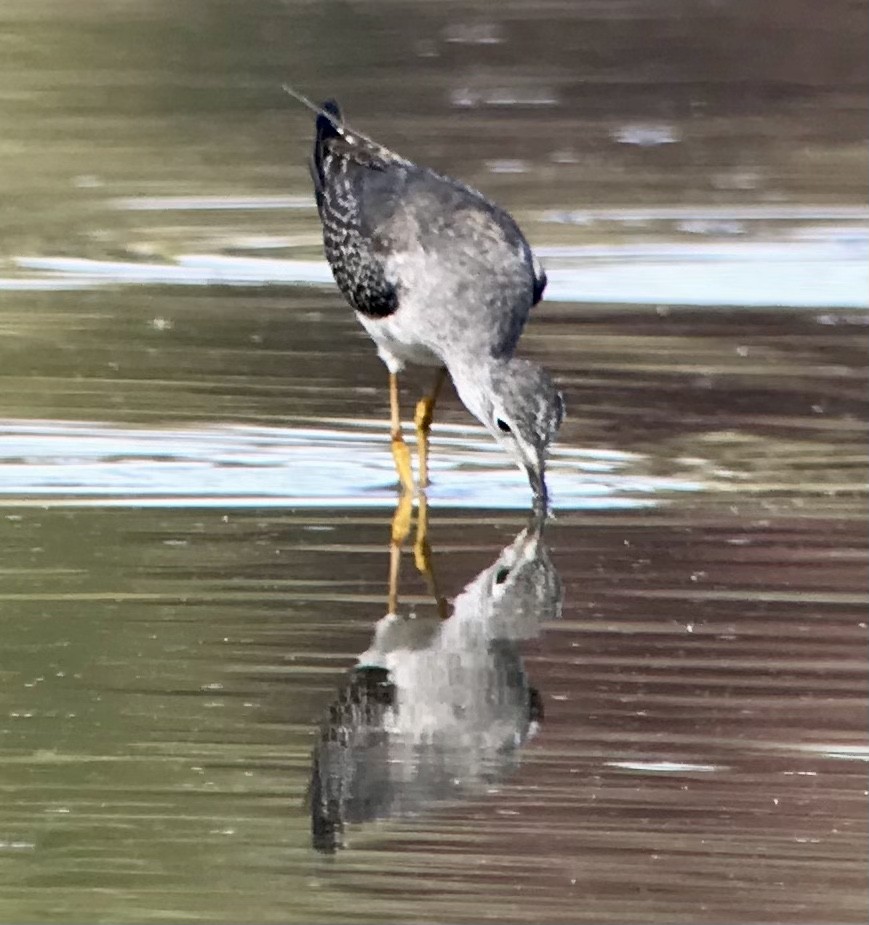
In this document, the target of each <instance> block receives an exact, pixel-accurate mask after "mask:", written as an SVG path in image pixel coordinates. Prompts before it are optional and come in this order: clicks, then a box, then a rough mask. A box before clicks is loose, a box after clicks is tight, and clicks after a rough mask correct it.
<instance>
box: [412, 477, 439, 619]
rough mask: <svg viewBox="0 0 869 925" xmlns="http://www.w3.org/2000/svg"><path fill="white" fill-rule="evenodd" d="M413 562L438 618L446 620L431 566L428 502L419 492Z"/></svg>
mask: <svg viewBox="0 0 869 925" xmlns="http://www.w3.org/2000/svg"><path fill="white" fill-rule="evenodd" d="M413 560H414V563H415V564H416V567H417V570H418V571H419V573H420V574H421V575H422V576H423V577H424V578H425V580H426V584H427V585H428V589H429V591H430V592H431V594H432V596H433V597H434V599H435V604H437V608H438V616H439V617H440V618H441V620H445V619H446V618H447V602H446V600H444V598H443V597H441V595H440V592H439V591H438V583H437V578H436V577H435V573H434V566H433V565H432V555H431V545H430V544H429V541H428V501H427V500H426V497H425V494H423V493H422V492H420V495H419V511H418V513H417V517H416V539H415V540H414V544H413Z"/></svg>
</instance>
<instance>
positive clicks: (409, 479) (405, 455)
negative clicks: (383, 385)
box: [389, 373, 413, 492]
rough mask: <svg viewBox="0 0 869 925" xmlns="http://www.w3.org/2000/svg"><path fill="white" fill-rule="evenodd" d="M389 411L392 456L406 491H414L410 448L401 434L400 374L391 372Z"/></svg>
mask: <svg viewBox="0 0 869 925" xmlns="http://www.w3.org/2000/svg"><path fill="white" fill-rule="evenodd" d="M389 412H390V418H391V422H390V428H391V432H392V458H393V459H394V460H395V471H396V472H397V473H398V478H399V479H400V481H401V487H402V489H403V490H404V491H406V492H407V491H409V492H412V491H413V468H412V467H411V464H410V450H409V449H408V447H407V444H406V443H405V442H404V438H403V437H402V436H401V412H400V409H399V406H398V376H397V374H396V373H390V374H389Z"/></svg>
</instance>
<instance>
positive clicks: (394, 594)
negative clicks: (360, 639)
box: [388, 491, 413, 613]
mask: <svg viewBox="0 0 869 925" xmlns="http://www.w3.org/2000/svg"><path fill="white" fill-rule="evenodd" d="M412 514H413V498H412V497H411V495H410V492H407V491H404V492H402V493H401V497H400V498H399V499H398V507H396V509H395V513H394V514H393V515H392V536H391V538H390V542H389V598H388V606H389V612H390V613H398V574H399V567H400V565H401V547H402V546H403V545H404V541H405V540H406V539H407V537H408V535H409V534H410V520H411V516H412Z"/></svg>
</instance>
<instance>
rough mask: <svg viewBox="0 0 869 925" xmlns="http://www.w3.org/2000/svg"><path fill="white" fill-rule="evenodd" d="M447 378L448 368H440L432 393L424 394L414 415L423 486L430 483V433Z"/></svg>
mask: <svg viewBox="0 0 869 925" xmlns="http://www.w3.org/2000/svg"><path fill="white" fill-rule="evenodd" d="M446 378H447V371H446V369H445V368H442V369H439V370H438V374H437V378H436V379H435V382H434V386H433V388H432V390H431V394H430V395H426V396H424V397H423V398H421V399H420V400H419V401H418V402H417V403H416V413H415V414H414V416H413V423H414V424H415V425H416V441H417V447H418V448H419V484H420V487H422V488H425V487H426V485H428V435H429V431H430V430H431V422H432V418H433V417H434V407H435V402H437V400H438V395H440V393H441V389H442V388H443V385H444V382H445V381H446Z"/></svg>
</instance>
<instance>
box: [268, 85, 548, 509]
mask: <svg viewBox="0 0 869 925" xmlns="http://www.w3.org/2000/svg"><path fill="white" fill-rule="evenodd" d="M284 89H285V90H286V91H287V92H288V93H289V94H290V95H291V96H293V97H295V98H296V99H298V100H299V101H300V102H302V103H303V104H304V105H306V106H308V107H309V108H310V109H312V110H313V111H314V112H315V113H316V116H317V118H316V129H315V137H314V150H313V156H312V158H311V165H310V166H311V177H312V179H313V181H314V193H315V196H316V201H317V210H318V212H319V214H320V219H321V221H322V224H323V242H324V247H325V253H326V258H327V260H328V261H329V264H330V265H331V267H332V273H333V275H334V277H335V281H336V283H337V284H338V288H339V289H340V290H341V292H342V293H343V294H344V297H345V298H346V299H347V301H348V302H349V303H350V305H351V306H352V308H353V309H354V310H355V312H356V316H357V318H358V319H359V321H360V322H361V323H362V326H363V327H364V328H365V330H366V331H367V332H368V334H369V335H370V336H371V338H372V340H373V341H374V343H375V344H376V346H377V352H378V354H379V356H380V358H381V359H382V360H383V362H384V363H385V364H386V367H387V369H388V370H389V396H390V411H391V436H392V455H393V458H394V460H395V467H396V470H397V472H398V476H399V479H400V481H401V484H402V486H403V488H404V489H405V490H407V491H413V488H414V481H413V471H412V467H411V459H410V451H409V449H408V447H407V445H406V444H405V442H404V440H403V438H402V434H401V418H400V408H399V394H398V375H399V373H401V371H402V370H403V369H404V367H405V365H406V364H408V363H415V364H421V365H424V366H433V367H437V369H438V373H437V376H436V378H435V382H434V386H433V388H432V390H431V392H430V393H429V394H428V395H426V396H424V397H423V398H422V399H420V401H419V402H418V403H417V405H416V413H415V415H414V424H415V426H416V432H417V443H418V447H419V462H420V466H419V480H420V484H421V485H422V486H423V487H424V486H425V485H426V484H427V483H428V434H429V430H430V428H431V423H432V418H433V413H434V407H435V402H436V401H437V398H438V395H439V393H440V391H441V388H442V386H443V384H444V381H445V378H446V375H447V374H449V376H450V378H451V379H452V381H453V384H454V385H455V388H456V392H457V393H458V395H459V398H460V399H461V401H462V403H463V404H464V405H465V407H466V408H467V409H468V411H470V412H471V414H473V415H474V417H476V418H477V420H478V421H480V423H481V424H482V425H483V426H484V427H485V428H486V430H488V431H489V433H490V434H491V435H492V436H493V437H494V438H495V439H496V440H497V441H498V443H500V444H501V446H503V447H504V449H506V451H507V452H508V453H509V454H510V456H511V457H512V458H513V459H514V460H515V461H516V462H517V463H518V464H519V466H520V468H522V469H523V470H524V471H525V472H526V473H527V474H528V479H529V482H530V484H531V487H532V490H533V491H534V495H535V504H536V505H540V506H542V507H543V508H544V509H545V508H546V506H547V491H546V482H545V479H544V467H545V462H546V451H547V447H548V446H549V444H550V442H551V441H552V439H553V437H554V436H555V434H556V433H557V431H558V428H559V426H560V424H561V419H562V417H563V414H564V402H563V399H562V397H561V394H560V393H559V392H558V390H557V389H556V388H555V386H554V385H553V382H552V379H551V378H550V376H549V374H548V373H547V372H546V371H545V370H544V369H543V368H542V367H541V366H539V365H537V364H536V363H533V362H531V361H530V360H526V359H520V358H518V357H515V356H514V355H513V354H514V351H515V349H516V345H517V343H518V341H519V337H520V335H521V333H522V329H523V328H524V326H525V322H526V320H527V318H528V314H529V312H530V311H531V309H532V307H533V306H534V305H536V304H537V303H538V302H539V301H540V299H541V298H542V296H543V290H544V287H545V286H546V273H545V272H544V270H543V267H542V266H541V264H540V262H539V260H538V259H537V258H536V257H535V255H534V253H533V252H532V250H531V247H530V245H529V244H528V242H527V240H526V239H525V237H524V235H523V234H522V232H521V231H520V230H519V226H518V225H517V224H516V222H515V220H514V219H513V218H512V216H510V215H509V214H508V213H507V212H506V211H505V210H504V209H502V208H500V207H499V206H497V205H495V204H494V203H493V202H491V201H489V200H488V199H487V198H486V197H485V196H483V194H482V193H480V192H478V191H477V190H474V189H472V188H471V187H469V186H466V185H465V184H464V183H462V182H460V181H459V180H456V179H453V178H452V177H448V176H444V175H443V174H439V173H436V172H435V171H434V170H430V169H429V168H427V167H420V166H418V165H417V164H414V163H413V162H412V161H409V160H407V159H406V158H404V157H402V156H401V155H399V154H396V153H395V152H393V151H390V150H389V149H388V148H385V147H383V145H380V144H378V143H377V142H375V141H373V140H372V139H371V138H368V137H367V136H365V135H363V134H362V133H361V132H358V131H356V130H355V129H354V128H352V127H351V126H350V125H349V124H347V123H346V122H345V121H344V118H343V116H342V113H341V110H340V108H339V107H338V104H337V103H336V102H335V101H334V100H328V101H326V102H325V103H323V104H322V105H321V106H316V105H315V104H313V103H312V102H311V101H310V100H308V99H307V98H305V97H303V96H302V95H301V94H299V93H297V92H296V91H295V90H293V89H292V88H290V87H286V86H285V88H284Z"/></svg>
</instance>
